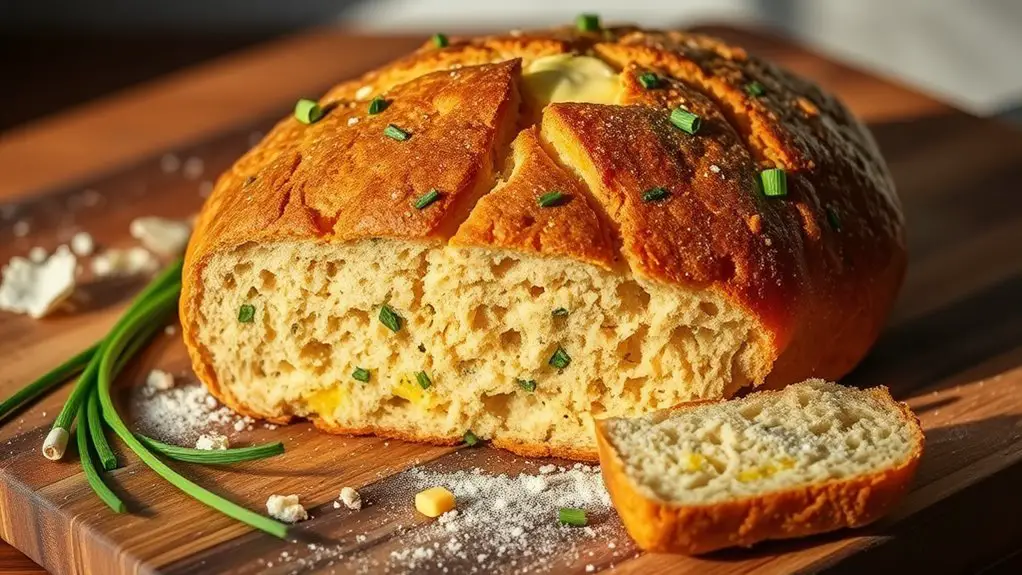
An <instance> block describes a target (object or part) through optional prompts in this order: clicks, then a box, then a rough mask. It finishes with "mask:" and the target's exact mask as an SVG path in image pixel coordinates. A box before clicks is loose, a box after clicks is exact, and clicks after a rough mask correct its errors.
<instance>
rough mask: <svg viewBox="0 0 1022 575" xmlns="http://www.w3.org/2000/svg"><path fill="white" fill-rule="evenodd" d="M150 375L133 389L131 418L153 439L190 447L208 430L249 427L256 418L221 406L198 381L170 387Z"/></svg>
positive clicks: (239, 429) (140, 429) (250, 427)
mask: <svg viewBox="0 0 1022 575" xmlns="http://www.w3.org/2000/svg"><path fill="white" fill-rule="evenodd" d="M159 379H160V378H150V381H147V383H146V384H145V385H140V386H137V387H135V388H133V389H132V397H131V402H130V410H131V411H130V413H131V418H132V420H133V422H134V425H135V428H136V429H138V431H140V432H141V433H144V434H146V435H148V436H150V437H152V438H154V439H158V440H160V441H166V442H168V443H173V444H175V445H182V446H186V447H191V446H193V445H195V443H196V441H197V440H198V439H199V437H200V436H201V435H203V434H205V433H207V432H210V431H224V430H228V429H233V430H235V431H244V430H248V429H252V425H253V424H254V423H255V420H254V419H252V418H251V417H248V416H244V415H238V414H237V413H235V412H233V411H231V410H230V409H229V408H227V407H224V406H223V405H220V402H218V401H217V400H216V398H215V397H213V396H212V395H210V394H209V392H208V391H206V388H205V387H203V386H201V385H199V384H195V383H192V384H183V385H177V386H173V387H169V388H165V387H164V386H163V385H161V384H159V383H157V380H159Z"/></svg>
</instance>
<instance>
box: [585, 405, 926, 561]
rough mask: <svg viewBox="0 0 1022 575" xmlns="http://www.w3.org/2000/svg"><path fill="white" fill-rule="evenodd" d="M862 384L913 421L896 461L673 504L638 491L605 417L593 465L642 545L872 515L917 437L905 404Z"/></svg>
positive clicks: (691, 547) (688, 550)
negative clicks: (794, 484) (772, 488)
mask: <svg viewBox="0 0 1022 575" xmlns="http://www.w3.org/2000/svg"><path fill="white" fill-rule="evenodd" d="M869 391H870V392H872V393H874V395H876V396H877V398H878V400H879V401H883V402H885V403H893V404H895V405H897V406H898V408H899V409H900V410H901V414H902V419H903V421H904V424H905V425H907V426H910V427H911V428H912V432H913V435H914V437H915V440H916V446H917V447H916V449H915V450H914V451H913V452H912V453H911V454H910V455H909V457H908V458H907V459H906V460H905V461H903V462H902V463H901V464H899V465H898V466H896V467H893V468H891V469H885V470H882V471H879V472H877V473H873V474H868V475H861V476H856V477H851V478H848V479H839V480H831V481H827V482H824V483H819V484H813V485H807V486H804V487H798V488H793V489H786V490H783V491H776V492H773V493H768V494H765V495H761V496H758V497H747V498H741V499H733V500H729V501H724V502H720V503H715V504H707V505H675V504H671V503H669V502H665V501H661V500H658V499H654V498H652V497H648V496H646V495H644V494H643V493H641V492H640V490H639V489H638V488H637V487H636V486H635V485H634V483H633V482H632V481H631V480H630V479H629V478H628V476H627V475H626V472H625V469H624V463H623V461H622V460H621V457H620V455H619V454H618V453H617V451H616V450H615V449H614V447H613V445H612V444H611V442H610V440H609V439H608V437H607V433H608V432H607V429H606V420H604V421H601V422H597V432H596V444H597V448H598V449H599V452H600V468H601V470H602V472H603V478H604V482H605V483H606V485H607V490H608V491H609V492H610V497H611V500H612V501H613V503H614V508H615V509H617V511H618V514H619V515H620V516H621V521H622V522H623V523H624V525H625V528H626V529H627V530H628V534H629V535H631V537H632V539H634V540H635V542H636V543H637V544H638V545H639V547H641V548H642V549H645V550H646V551H654V552H666V553H682V554H685V555H699V554H702V553H708V552H710V551H715V550H718V549H724V548H726V547H736V546H749V545H753V544H754V543H757V542H760V541H766V540H769V539H789V538H793V537H804V536H806V535H812V534H816V533H824V532H827V531H834V530H837V529H842V528H847V527H861V526H863V525H866V524H868V523H871V522H873V521H876V520H877V519H879V518H880V517H882V516H883V515H884V514H886V513H887V512H888V511H889V510H890V509H891V507H892V506H893V505H894V504H895V503H896V502H897V501H898V500H899V499H900V498H901V497H902V496H903V495H904V494H905V493H906V492H907V491H908V488H909V486H910V484H911V482H912V478H913V476H914V475H915V470H916V467H917V466H918V465H919V459H920V457H922V453H923V443H924V438H923V431H922V428H921V427H920V426H919V420H918V419H917V418H916V416H915V415H914V414H913V413H912V411H911V410H910V409H909V408H908V406H907V405H906V404H904V403H900V402H895V401H894V399H893V398H892V397H891V395H890V392H889V391H888V390H887V388H886V387H879V388H874V389H871V390H869Z"/></svg>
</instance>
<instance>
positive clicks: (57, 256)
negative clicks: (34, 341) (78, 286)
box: [0, 246, 77, 318]
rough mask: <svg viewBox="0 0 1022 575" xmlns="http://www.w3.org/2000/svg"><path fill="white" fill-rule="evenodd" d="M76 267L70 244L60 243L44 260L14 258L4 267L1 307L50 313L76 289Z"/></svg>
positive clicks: (35, 313) (34, 314)
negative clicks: (38, 261)
mask: <svg viewBox="0 0 1022 575" xmlns="http://www.w3.org/2000/svg"><path fill="white" fill-rule="evenodd" d="M76 267H77V260H76V259H75V256H74V254H72V253H71V250H69V249H68V248H67V246H60V247H59V248H57V251H56V252H54V253H53V255H52V256H50V257H48V258H46V260H45V261H43V262H41V263H35V262H32V261H31V260H28V259H25V258H20V257H14V258H11V261H10V262H9V263H8V264H7V265H6V266H4V268H3V281H2V283H0V309H2V310H7V311H11V312H14V313H24V314H28V315H29V316H31V317H34V318H41V317H44V316H46V315H49V314H50V313H51V312H53V311H54V310H55V309H57V307H58V306H59V305H60V304H61V303H62V302H63V301H64V300H66V299H67V298H68V297H70V296H71V294H72V293H73V292H74V289H75V268H76Z"/></svg>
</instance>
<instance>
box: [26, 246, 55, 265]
mask: <svg viewBox="0 0 1022 575" xmlns="http://www.w3.org/2000/svg"><path fill="white" fill-rule="evenodd" d="M49 255H50V254H48V253H46V248H44V247H42V246H36V247H34V248H32V249H30V250H28V259H30V260H32V263H35V264H41V263H43V262H45V261H46V258H47V256H49Z"/></svg>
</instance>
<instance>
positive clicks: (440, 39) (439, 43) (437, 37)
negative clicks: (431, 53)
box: [433, 34, 451, 48]
mask: <svg viewBox="0 0 1022 575" xmlns="http://www.w3.org/2000/svg"><path fill="white" fill-rule="evenodd" d="M450 43H451V42H450V40H448V39H447V36H446V35H445V34H433V45H434V46H436V47H437V48H446V47H447V45H448V44H450Z"/></svg>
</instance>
